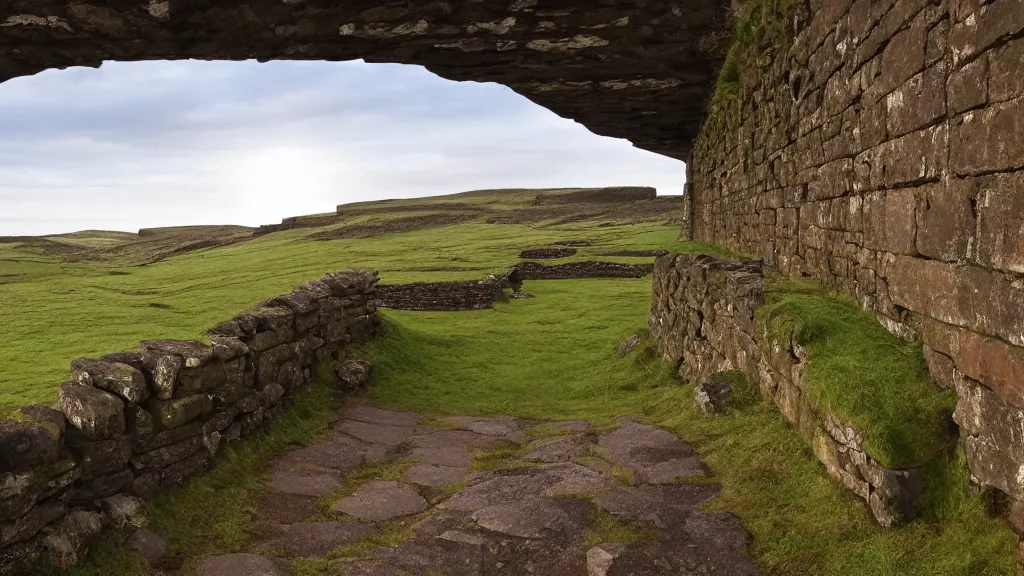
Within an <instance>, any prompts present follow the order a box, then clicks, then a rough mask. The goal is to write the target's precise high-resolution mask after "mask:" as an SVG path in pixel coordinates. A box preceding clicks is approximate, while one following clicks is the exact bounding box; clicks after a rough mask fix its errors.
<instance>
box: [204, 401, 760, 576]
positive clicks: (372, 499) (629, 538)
mask: <svg viewBox="0 0 1024 576" xmlns="http://www.w3.org/2000/svg"><path fill="white" fill-rule="evenodd" d="M708 474H709V473H708V470H707V468H706V467H705V466H704V465H703V463H702V462H701V460H700V458H699V457H698V456H697V455H696V454H695V453H694V451H693V449H692V448H691V447H690V446H688V445H687V444H685V443H683V442H681V441H680V440H679V439H678V438H676V437H675V436H674V435H672V434H670V433H668V432H666V431H664V430H661V429H659V428H655V427H652V426H647V425H644V424H640V423H638V422H635V421H632V420H628V419H623V420H622V422H621V427H619V428H618V429H616V430H611V431H603V432H597V431H593V430H591V427H590V424H588V423H587V422H583V421H571V422H549V423H537V422H524V421H520V420H517V419H515V418H511V417H507V416H498V417H490V418H476V417H452V418H443V419H440V420H438V421H435V422H428V421H427V420H426V419H424V418H422V417H421V416H419V415H417V414H412V413H407V412H393V411H388V410H381V409H378V408H375V407H372V406H368V405H365V404H358V403H352V404H349V405H348V406H346V407H344V408H343V409H342V410H341V411H340V412H339V413H338V418H337V420H336V421H335V423H334V424H333V425H332V432H331V434H330V436H329V437H327V438H326V439H323V440H321V441H320V442H318V443H316V444H313V445H311V446H307V447H303V448H297V449H295V450H293V451H290V452H288V453H286V454H284V455H282V456H281V457H279V458H278V459H277V460H276V462H275V463H274V465H273V468H272V470H271V474H270V479H269V481H268V483H267V488H268V491H267V494H266V496H265V497H264V498H263V501H262V502H261V503H260V505H259V506H258V507H257V509H256V510H255V511H254V518H255V521H256V524H257V527H258V530H259V534H260V539H259V542H258V543H257V544H256V545H255V546H253V548H252V549H251V550H249V553H247V554H232V555H226V556H216V557H206V558H202V559H200V561H199V563H198V574H199V576H252V575H259V576H288V575H290V574H291V573H292V568H291V561H292V560H295V559H302V558H306V559H316V560H317V562H318V563H317V564H316V566H318V567H319V569H320V570H321V571H322V573H323V574H330V575H334V574H343V575H352V576H385V575H387V576H391V575H395V576H397V575H406V576H438V575H446V576H447V575H451V576H463V575H464V576H482V575H486V576H497V575H502V576H504V575H509V576H512V575H527V574H530V575H541V576H544V575H549V576H568V575H575V574H579V575H587V576H606V575H607V576H617V575H631V576H646V575H673V576H674V575H683V574H687V575H688V574H694V575H696V574H700V575H711V574H722V575H729V576H742V575H747V574H755V573H756V571H755V569H754V566H753V564H752V562H751V561H750V560H749V558H748V557H747V554H746V549H747V546H748V544H749V536H748V534H747V532H746V531H745V530H744V529H743V528H742V526H741V525H740V523H739V521H738V520H737V519H736V518H735V517H734V516H732V515H730V514H728V513H725V512H719V511H705V510H703V509H702V505H703V504H705V503H707V502H708V501H709V500H710V499H711V498H713V497H714V496H715V495H716V494H717V492H718V487H717V485H715V484H713V483H711V482H710V481H709V480H708V478H707V476H708Z"/></svg>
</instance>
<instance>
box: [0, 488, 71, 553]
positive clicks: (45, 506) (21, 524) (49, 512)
mask: <svg viewBox="0 0 1024 576" xmlns="http://www.w3.org/2000/svg"><path fill="white" fill-rule="evenodd" d="M66 511H67V505H66V504H65V503H64V501H63V500H59V499H55V500H49V501H47V502H42V503H40V504H38V505H36V506H33V507H32V509H31V510H29V511H28V512H27V513H26V514H25V515H24V516H22V517H20V518H17V519H15V520H9V521H6V522H0V548H4V547H6V546H10V545H11V544H15V543H17V542H24V541H25V540H28V539H29V538H31V537H33V536H35V535H36V534H38V533H39V531H40V530H42V529H43V527H44V526H46V525H47V524H49V523H51V522H53V521H54V520H57V519H58V518H60V517H61V516H63V515H64V513H65V512H66Z"/></svg>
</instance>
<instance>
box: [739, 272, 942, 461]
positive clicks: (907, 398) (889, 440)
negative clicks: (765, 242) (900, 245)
mask: <svg viewBox="0 0 1024 576" xmlns="http://www.w3.org/2000/svg"><path fill="white" fill-rule="evenodd" d="M757 322H758V326H760V327H762V329H767V331H768V333H769V334H770V335H771V336H772V338H774V339H777V340H778V341H780V342H784V343H785V342H789V341H790V339H792V341H793V342H795V343H797V344H799V345H800V346H803V347H804V348H805V349H806V350H807V357H808V360H807V368H806V373H805V385H806V390H805V394H807V395H809V397H810V401H811V403H812V405H815V406H817V407H818V408H819V410H821V411H822V412H825V411H831V412H834V413H835V414H836V415H837V416H839V418H840V419H842V421H843V422H844V423H847V424H850V425H852V426H853V427H854V428H855V429H857V430H858V431H860V432H861V433H862V434H863V435H864V448H865V451H867V453H868V454H869V455H871V457H873V458H875V459H876V460H878V461H879V462H881V463H882V464H883V465H885V466H887V467H890V468H912V467H916V466H919V465H921V464H923V463H925V462H927V461H929V460H930V459H932V458H934V457H935V456H936V455H937V454H939V453H940V452H942V451H943V450H945V449H947V448H948V447H950V446H951V445H952V443H953V435H952V434H951V432H950V424H951V422H952V414H953V408H954V406H955V404H956V394H955V392H953V391H951V390H947V391H940V390H939V389H938V388H936V387H935V385H934V384H933V383H932V379H931V377H930V376H929V374H928V368H927V366H926V365H925V362H924V358H923V356H922V355H921V346H920V344H916V343H908V342H905V341H903V340H901V339H900V338H898V337H896V336H894V335H892V334H890V333H889V332H888V331H887V330H886V329H885V328H883V327H882V326H881V325H880V324H879V323H878V321H877V320H876V319H875V317H874V316H873V315H871V314H869V313H867V312H863V311H861V310H860V308H858V306H857V304H856V303H855V302H854V301H853V300H852V299H850V298H848V297H845V296H839V295H835V294H831V293H829V292H827V291H825V290H824V289H822V288H820V287H818V286H817V285H815V284H812V283H810V282H794V281H787V282H777V283H775V284H774V285H773V286H771V287H770V288H769V289H768V291H767V293H766V300H765V305H764V306H763V307H761V308H760V309H759V310H758V311H757Z"/></svg>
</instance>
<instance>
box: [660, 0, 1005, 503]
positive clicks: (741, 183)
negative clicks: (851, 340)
mask: <svg viewBox="0 0 1024 576" xmlns="http://www.w3.org/2000/svg"><path fill="white" fill-rule="evenodd" d="M876 4H877V5H876ZM789 21H790V22H792V23H794V24H795V26H794V30H793V35H792V37H790V38H787V39H785V41H783V42H781V43H779V45H777V46H774V47H768V48H767V53H766V46H764V45H757V46H752V47H751V48H750V49H751V50H752V53H751V54H749V55H748V60H747V61H754V60H755V59H756V60H757V61H760V62H763V64H764V65H763V66H759V67H746V68H744V73H743V78H742V79H741V81H740V82H739V84H738V86H739V94H738V95H737V98H736V99H735V102H736V104H737V105H736V106H735V107H732V106H721V107H719V108H718V109H717V110H715V111H712V112H711V114H712V115H713V116H715V117H713V118H709V121H708V122H707V123H706V124H705V125H704V126H705V128H704V130H703V131H702V133H701V134H700V135H699V137H698V138H697V140H696V142H695V146H694V153H693V155H692V157H691V159H690V161H689V162H688V164H687V168H688V171H689V174H688V176H689V177H688V179H687V186H688V192H690V194H689V196H690V198H689V200H690V203H689V205H688V206H689V212H688V213H687V214H685V215H684V216H685V217H686V221H685V222H684V225H683V231H684V236H687V237H692V238H693V239H695V240H700V241H709V242H714V243H716V244H719V245H723V246H725V247H727V248H730V249H732V250H734V251H737V252H741V253H747V254H754V255H757V256H759V257H763V258H764V260H765V262H766V263H767V264H769V265H772V266H775V267H777V268H779V269H781V271H782V272H783V273H785V274H788V275H793V276H809V277H813V278H815V279H817V280H819V281H821V282H822V283H823V284H825V285H826V286H827V287H829V288H831V289H835V290H837V291H840V292H845V293H847V294H850V295H852V296H854V297H855V298H856V299H857V301H858V303H860V305H861V306H862V307H864V308H865V309H870V310H873V311H874V312H876V313H877V315H878V318H879V319H880V321H881V322H882V323H883V324H884V325H885V326H886V327H887V328H888V329H889V330H891V331H892V332H894V333H896V334H899V335H901V336H903V337H906V338H914V337H915V331H920V329H919V328H918V327H917V326H918V325H919V324H925V325H931V324H933V323H935V321H937V322H941V323H943V324H945V325H953V326H956V327H958V328H956V329H953V328H943V329H931V328H927V329H925V330H924V334H923V336H924V340H925V342H924V343H925V344H926V345H928V346H929V347H930V348H931V349H933V350H937V351H939V352H941V353H943V354H944V355H945V356H946V357H948V358H950V359H951V361H952V363H953V364H954V366H955V367H954V368H950V367H949V366H948V365H947V364H946V363H943V362H940V363H935V362H930V364H931V365H933V366H934V367H936V368H937V369H939V370H940V371H941V373H940V374H936V375H935V376H936V378H937V379H941V380H943V381H945V382H946V384H945V385H947V386H948V385H949V383H948V381H949V374H950V373H951V370H952V369H956V370H959V371H960V372H961V373H968V372H970V374H969V377H970V378H972V379H975V380H977V381H979V382H980V383H981V385H983V386H985V387H987V388H989V389H990V390H992V391H994V392H996V393H997V394H999V396H1000V397H1001V398H1002V399H1003V400H1004V401H1006V402H1010V403H1011V404H1013V405H1020V404H1021V398H1022V397H1024V392H1022V390H1024V385H1022V384H1021V382H1024V380H1021V379H1020V377H1019V375H1018V374H1016V369H1015V368H1014V366H1015V365H1016V364H1018V363H1019V362H1018V361H1017V359H1016V358H1017V357H1018V356H1020V351H1019V349H1021V348H1024V339H1022V335H1024V326H1021V319H1022V318H1024V315H1022V314H1020V313H1019V311H1020V310H1021V307H1022V305H1024V304H1022V302H1021V296H1020V292H1021V290H1022V288H1021V286H1022V280H1021V277H1020V275H1021V274H1022V273H1024V264H1022V262H1024V247H1022V244H1021V242H1022V240H1021V238H1024V229H1022V228H1021V223H1022V222H1024V203H1022V200H1021V198H1022V195H1021V194H1020V190H1021V186H1022V182H1021V172H1020V170H1021V168H1024V141H1022V139H1021V138H1020V134H1021V133H1022V131H1024V98H1022V96H1024V79H1022V76H1021V74H1020V70H1021V65H1022V63H1024V40H1022V39H1021V34H1022V32H1024V9H1022V7H1021V5H1020V3H1019V2H1017V1H1015V0H995V1H993V2H980V1H973V0H972V1H963V2H947V3H928V2H921V1H901V2H883V3H872V2H865V1H858V2H849V1H847V2H816V3H815V2H811V3H797V4H796V5H795V6H794V14H793V15H792V18H790V19H789ZM780 80H781V81H782V85H781V86H780ZM722 126H729V128H728V129H722V128H721V127H722ZM794 215H795V216H796V217H795V218H794ZM794 231H797V233H796V234H794ZM673 289H674V287H673ZM658 290H659V289H658V287H656V292H655V295H656V296H658V295H659V291H658ZM663 319H665V320H672V322H671V324H672V326H670V327H668V329H669V330H671V331H672V332H674V333H676V334H686V333H687V330H690V332H691V334H690V337H691V338H694V339H696V337H697V336H699V332H696V333H694V332H693V331H692V328H694V327H696V326H691V325H693V324H697V323H698V322H697V321H693V322H691V321H688V320H686V319H685V318H684V315H683V314H677V315H675V316H674V317H672V316H664V317H663ZM697 320H703V323H704V325H707V318H706V317H705V318H703V319H700V318H698V319H697ZM961 331H963V332H970V333H971V334H972V335H966V334H963V333H962V332H961ZM684 340H686V338H683V337H679V338H678V339H677V341H676V342H670V343H669V344H670V345H669V346H667V348H666V350H663V352H664V353H666V357H667V358H669V359H671V360H673V361H677V360H679V359H682V356H683V353H682V350H683V349H684V348H690V349H694V348H693V347H692V346H689V345H686V346H683V345H682V344H683V341H684ZM687 344H689V343H687ZM714 344H715V343H713V342H711V343H710V346H711V347H712V348H714V347H715V346H714ZM705 356H706V357H707V358H708V359H709V360H710V362H711V363H712V364H721V363H725V362H728V361H730V360H731V359H728V358H724V357H722V356H714V355H710V354H708V355H705ZM932 360H933V361H934V360H936V358H935V357H933V358H932ZM688 364H691V366H692V364H693V363H691V362H688ZM961 364H962V365H961ZM702 368H703V367H702ZM687 370H688V371H692V368H687ZM701 376H704V375H703V374H702V375H701ZM791 392H793V390H792V388H791V387H788V386H784V387H781V388H780V394H779V396H780V398H782V397H783V396H784V397H785V398H788V399H789V400H790V401H785V402H781V404H782V405H784V406H789V407H793V406H796V405H797V404H799V401H798V400H799V399H798V398H797V399H796V400H797V401H796V402H794V401H792V400H794V397H795V396H796V395H794V394H792V393H791ZM794 415H795V414H794ZM1004 425H1006V426H1012V427H1018V428H1019V427H1021V426H1022V425H1024V422H1017V423H1015V424H1014V423H1010V422H1006V423H1004ZM1001 450H1005V453H1004V454H1003V456H1004V457H1006V458H1007V459H1008V460H1007V468H1012V467H1013V466H1014V465H1016V466H1018V467H1019V466H1022V465H1024V460H1022V459H1021V457H1019V456H1018V455H1016V454H1014V453H1013V448H1012V447H1011V446H1003V447H999V446H996V445H991V450H990V451H991V452H992V453H993V454H996V453H999V452H1000V451H1001ZM972 473H973V475H974V476H975V477H976V478H977V479H979V481H980V482H981V483H982V484H983V485H991V483H993V482H996V480H995V478H994V477H993V478H991V479H990V478H988V472H986V471H984V470H981V469H975V468H974V467H972ZM999 482H1002V481H1001V480H999Z"/></svg>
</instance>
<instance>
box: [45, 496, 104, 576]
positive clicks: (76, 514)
mask: <svg viewBox="0 0 1024 576" xmlns="http://www.w3.org/2000/svg"><path fill="white" fill-rule="evenodd" d="M101 530H103V518H102V515H100V514H99V513H97V512H88V511H85V510H74V511H72V512H69V513H68V514H67V515H66V516H64V517H63V518H61V519H60V521H58V522H56V523H54V525H53V526H52V527H50V528H49V529H48V532H47V534H46V537H45V538H44V539H43V546H44V548H45V549H46V550H47V552H48V553H49V556H50V559H51V561H52V563H53V564H55V565H57V566H60V567H61V568H70V567H71V566H74V565H75V564H77V563H78V561H79V558H80V555H81V552H82V550H83V548H84V547H85V544H86V542H87V541H88V540H89V539H90V538H92V537H93V536H95V535H97V534H99V533H100V531H101Z"/></svg>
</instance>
